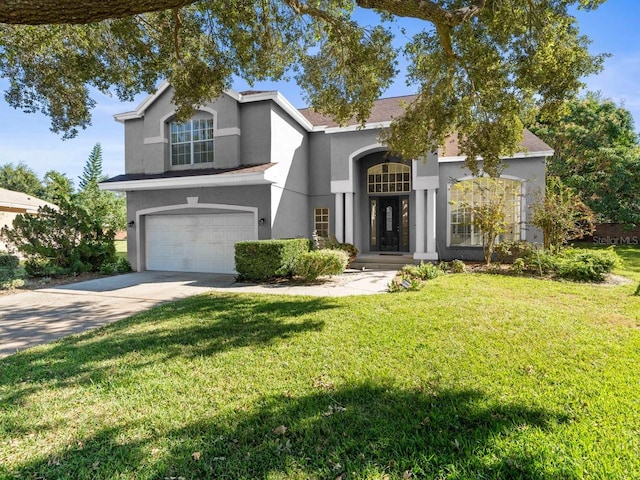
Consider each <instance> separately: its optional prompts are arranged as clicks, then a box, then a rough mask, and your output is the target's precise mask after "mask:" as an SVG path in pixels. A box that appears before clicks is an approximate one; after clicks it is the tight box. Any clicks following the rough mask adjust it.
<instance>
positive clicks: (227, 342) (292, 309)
mask: <svg viewBox="0 0 640 480" xmlns="http://www.w3.org/2000/svg"><path fill="white" fill-rule="evenodd" d="M331 308H334V304H333V303H332V301H331V300H329V299H324V298H313V299H307V300H302V299H299V298H298V299H295V300H293V301H290V300H286V299H283V298H282V297H275V296H273V297H271V296H255V295H224V294H211V295H201V296H197V297H192V298H190V299H187V300H183V301H178V302H174V303H169V304H165V305H163V306H160V307H157V308H154V309H152V310H150V311H149V312H146V313H144V314H140V315H135V316H133V317H130V318H129V319H126V320H123V321H120V322H117V323H113V324H110V325H108V326H105V327H103V328H100V329H97V330H93V331H91V332H88V333H86V334H82V335H77V336H71V337H67V338H65V339H63V340H61V341H59V342H57V343H55V344H52V345H49V346H46V347H44V349H32V350H27V351H24V352H20V353H18V354H15V355H13V356H10V357H7V358H4V359H1V360H0V372H1V373H2V374H1V375H0V388H2V387H4V389H5V390H10V393H8V394H5V395H4V396H3V397H0V407H1V406H2V404H3V403H4V404H18V403H19V402H20V400H21V398H23V397H25V396H26V395H30V394H32V393H35V392H37V391H38V390H41V389H52V388H61V387H64V386H66V385H69V384H78V383H83V382H92V381H97V380H101V379H103V378H105V377H108V376H110V375H112V372H111V371H110V368H111V366H109V365H108V363H109V360H112V359H117V358H119V357H121V356H123V355H126V354H130V353H135V356H134V358H132V359H131V360H130V361H128V362H127V367H131V366H132V365H133V366H134V367H144V366H146V365H148V364H153V363H158V362H162V361H164V360H167V359H169V358H173V357H177V356H184V357H192V356H203V355H204V356H206V355H215V354H217V353H220V352H223V351H227V350H230V349H234V348H240V347H245V346H250V345H260V344H267V343H269V342H275V341H279V340H282V339H285V338H287V337H290V336H292V335H296V334H299V333H303V332H306V331H316V330H320V329H321V328H322V326H323V322H322V321H320V320H317V319H315V318H309V315H312V314H315V313H317V312H320V311H323V310H327V309H331ZM7 387H8V388H7Z"/></svg>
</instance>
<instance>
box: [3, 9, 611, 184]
mask: <svg viewBox="0 0 640 480" xmlns="http://www.w3.org/2000/svg"><path fill="white" fill-rule="evenodd" d="M603 1H604V0H526V1H524V0H226V1H213V0H211V1H197V2H193V1H188V0H136V1H132V0H115V1H109V2H104V1H89V0H44V1H35V0H7V1H4V2H2V4H1V5H0V75H2V76H4V77H6V78H8V79H9V81H10V88H9V89H8V91H7V92H6V95H5V98H6V100H7V102H8V103H9V104H10V105H12V106H14V107H16V108H21V109H23V110H25V111H27V112H30V111H35V110H40V111H42V112H44V113H45V114H47V115H49V116H50V117H51V120H52V130H53V131H55V132H61V133H62V134H63V135H64V136H67V137H68V136H73V135H74V134H75V133H77V128H78V127H86V126H87V125H88V124H89V122H90V119H91V117H90V110H91V108H92V107H93V106H94V105H95V101H94V100H93V99H92V98H91V97H90V93H89V92H90V87H93V88H96V89H98V90H100V91H102V92H112V93H115V94H116V95H117V96H118V97H119V98H120V99H122V100H131V99H132V97H133V96H134V95H135V94H137V93H139V92H141V91H151V90H153V88H154V86H155V85H156V83H157V82H158V80H159V79H161V78H168V79H169V81H170V82H171V84H172V85H173V87H174V89H175V93H174V102H175V103H176V105H177V106H178V107H179V110H178V114H179V116H180V117H181V118H185V117H186V116H187V115H189V114H190V113H191V111H192V108H193V106H194V105H200V104H203V103H205V102H207V101H210V100H212V99H214V98H215V97H216V96H218V95H219V94H220V92H221V91H222V90H224V89H225V88H228V87H229V86H230V82H231V79H232V77H233V76H234V75H237V76H240V77H242V78H244V79H246V80H247V81H248V82H250V83H251V82H256V81H261V80H266V79H272V80H280V79H282V78H285V77H287V76H294V77H295V78H296V80H297V82H298V84H299V85H300V86H301V88H302V89H303V90H304V92H305V94H306V98H307V100H308V101H309V102H310V103H311V105H312V106H313V107H314V108H315V109H316V110H318V111H319V112H322V113H328V114H331V115H332V116H334V117H335V118H336V120H338V121H340V122H344V121H346V120H347V119H349V118H350V117H352V116H355V117H356V118H357V119H358V120H360V121H364V120H365V119H366V118H367V116H368V113H369V110H370V108H371V105H372V103H373V101H374V100H375V99H376V98H378V97H379V96H380V95H381V93H382V92H383V91H384V90H385V89H386V88H387V87H388V86H389V85H390V83H391V82H392V80H393V78H394V76H395V75H396V73H397V72H396V68H397V63H396V57H397V55H398V54H399V53H400V52H398V51H396V49H395V48H394V47H393V45H392V28H391V25H394V22H397V23H395V25H398V24H399V25H402V23H401V22H402V17H412V18H417V19H421V20H423V21H424V29H423V30H422V31H421V32H419V33H417V34H416V35H415V36H413V38H410V39H408V41H407V43H406V45H405V46H404V48H403V51H402V53H403V54H404V55H405V56H407V57H408V59H409V61H410V63H409V64H410V66H409V68H408V72H407V73H408V81H409V82H410V83H412V84H413V85H415V86H416V87H417V90H418V93H419V95H418V97H417V99H416V100H415V102H414V103H412V104H411V105H409V106H408V112H407V115H406V116H405V117H404V118H403V119H400V120H398V121H397V122H396V123H395V124H394V125H393V127H392V128H391V129H390V131H389V133H388V135H387V136H386V137H385V140H387V141H388V142H389V144H390V145H391V147H392V148H393V149H394V150H395V151H396V152H397V153H399V154H401V155H404V156H405V157H406V158H415V157H419V156H421V155H424V154H426V153H427V152H429V151H432V150H434V149H435V148H436V147H437V146H438V145H440V144H442V143H443V141H444V138H445V136H446V135H447V134H448V133H450V132H452V131H457V132H458V133H459V134H460V138H461V139H462V140H461V147H462V151H463V153H464V154H466V155H467V156H468V161H467V163H468V165H469V166H470V167H471V168H472V169H473V170H474V171H475V170H476V169H477V163H476V161H475V160H476V158H477V157H478V156H482V157H483V159H484V162H483V168H484V170H485V171H486V172H488V173H491V174H496V173H498V171H499V168H500V162H499V158H500V156H502V155H509V154H511V153H513V151H514V150H515V149H516V148H517V145H518V143H519V140H520V138H521V133H522V126H523V122H524V123H527V122H526V120H527V116H528V115H529V114H530V112H531V111H532V107H537V109H538V110H539V111H540V112H541V114H542V115H543V116H547V117H549V118H552V117H554V116H557V115H558V114H559V112H560V110H561V108H562V105H563V101H564V100H565V98H568V97H571V96H573V95H575V94H576V93H577V92H578V90H579V89H580V87H581V86H582V84H581V81H580V79H581V78H582V77H583V76H585V75H587V74H591V73H594V72H597V71H598V70H599V69H600V68H601V64H602V57H601V56H592V55H590V54H589V52H588V50H587V46H588V39H587V38H585V37H584V36H581V35H580V34H579V31H578V28H577V25H576V21H575V19H574V18H573V17H572V15H571V13H570V9H571V8H576V7H577V8H583V9H592V8H595V7H597V6H598V5H599V4H601V3H602V2H603ZM356 7H360V8H364V9H374V10H376V11H378V12H379V13H380V14H381V18H382V19H383V20H384V21H383V22H381V24H380V25H378V26H373V27H368V26H361V25H359V24H358V23H357V22H356V21H355V20H354V18H357V16H356V17H354V12H355V11H356Z"/></svg>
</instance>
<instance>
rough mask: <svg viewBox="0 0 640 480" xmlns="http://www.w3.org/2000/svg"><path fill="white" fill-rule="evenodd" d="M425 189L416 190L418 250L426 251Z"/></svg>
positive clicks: (418, 251)
mask: <svg viewBox="0 0 640 480" xmlns="http://www.w3.org/2000/svg"><path fill="white" fill-rule="evenodd" d="M424 217H425V213H424V190H422V189H420V190H416V251H415V253H417V254H418V255H419V254H421V253H424Z"/></svg>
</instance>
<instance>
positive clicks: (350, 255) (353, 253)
mask: <svg viewBox="0 0 640 480" xmlns="http://www.w3.org/2000/svg"><path fill="white" fill-rule="evenodd" d="M333 250H342V251H343V252H345V253H346V254H347V266H348V265H351V264H352V263H353V262H354V261H355V259H356V257H357V256H358V249H357V248H356V246H355V245H352V244H351V243H339V244H338V246H337V247H336V248H334V249H333Z"/></svg>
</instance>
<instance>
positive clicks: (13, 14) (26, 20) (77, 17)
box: [0, 0, 194, 25]
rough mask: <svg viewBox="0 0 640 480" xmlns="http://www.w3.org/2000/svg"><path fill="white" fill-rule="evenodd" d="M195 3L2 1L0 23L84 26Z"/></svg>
mask: <svg viewBox="0 0 640 480" xmlns="http://www.w3.org/2000/svg"><path fill="white" fill-rule="evenodd" d="M191 3H194V0H135V1H132V0H108V1H105V0H98V1H93V0H3V1H2V2H0V23H8V24H14V25H45V24H61V23H69V24H84V23H93V22H99V21H101V20H106V19H108V18H123V17H128V16H131V15H137V14H140V13H146V12H155V11H159V10H169V9H172V8H178V7H183V6H185V5H189V4H191Z"/></svg>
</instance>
